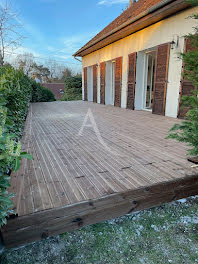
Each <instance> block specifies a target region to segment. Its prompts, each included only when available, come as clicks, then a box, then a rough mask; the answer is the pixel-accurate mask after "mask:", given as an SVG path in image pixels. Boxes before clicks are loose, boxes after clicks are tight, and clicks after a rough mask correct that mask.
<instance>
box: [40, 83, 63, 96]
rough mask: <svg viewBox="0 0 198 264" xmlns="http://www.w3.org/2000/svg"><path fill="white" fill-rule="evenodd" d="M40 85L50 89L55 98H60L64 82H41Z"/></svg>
mask: <svg viewBox="0 0 198 264" xmlns="http://www.w3.org/2000/svg"><path fill="white" fill-rule="evenodd" d="M42 86H43V87H45V88H48V89H49V90H51V91H52V93H53V94H54V96H55V98H56V99H61V98H62V96H63V94H64V93H62V91H64V90H65V84H64V83H42Z"/></svg>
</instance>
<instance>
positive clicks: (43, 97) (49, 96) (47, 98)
mask: <svg viewBox="0 0 198 264" xmlns="http://www.w3.org/2000/svg"><path fill="white" fill-rule="evenodd" d="M53 101H56V99H55V97H54V94H53V93H52V92H51V91H50V90H49V89H48V88H45V87H41V90H40V98H39V102H53Z"/></svg>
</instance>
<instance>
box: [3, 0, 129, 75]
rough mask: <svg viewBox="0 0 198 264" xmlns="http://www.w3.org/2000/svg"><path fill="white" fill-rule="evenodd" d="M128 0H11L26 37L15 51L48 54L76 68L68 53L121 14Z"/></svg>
mask: <svg viewBox="0 0 198 264" xmlns="http://www.w3.org/2000/svg"><path fill="white" fill-rule="evenodd" d="M2 1H3V0H1V1H0V2H2ZM127 3H128V0H14V4H13V6H14V9H15V10H17V11H18V12H19V13H20V19H21V21H22V23H23V25H24V29H23V31H24V35H25V36H26V39H25V40H24V43H23V48H21V49H19V50H18V51H16V52H21V51H27V52H32V53H33V54H34V55H35V56H36V57H39V58H40V59H39V60H40V61H41V62H42V63H45V58H47V57H50V58H53V59H55V60H57V61H58V62H60V63H61V62H63V63H64V64H66V65H68V66H71V67H72V68H73V69H74V70H75V71H76V70H80V68H81V67H80V63H79V64H78V62H77V61H76V60H74V59H73V58H72V54H73V53H74V52H75V51H77V50H78V49H79V48H81V47H82V46H83V45H84V44H85V43H86V42H87V41H89V40H90V39H91V38H92V37H93V36H95V35H96V34H97V33H98V32H99V31H100V30H101V29H103V28H104V27H105V26H106V25H107V24H109V23H110V22H111V21H112V20H113V19H115V18H116V17H117V16H118V15H120V14H121V12H122V11H123V9H124V8H125V7H126V5H127Z"/></svg>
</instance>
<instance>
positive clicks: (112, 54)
mask: <svg viewBox="0 0 198 264" xmlns="http://www.w3.org/2000/svg"><path fill="white" fill-rule="evenodd" d="M196 12H198V7H194V8H191V9H188V10H185V11H183V12H180V13H178V14H176V15H175V16H172V17H170V18H167V19H165V20H163V21H160V22H158V23H156V24H154V25H152V26H150V27H148V28H146V29H143V30H141V31H139V32H137V33H135V34H133V35H131V36H128V37H126V38H124V39H122V40H119V41H117V42H115V43H113V44H110V45H108V46H106V47H104V48H103V49H100V50H98V51H96V52H93V53H91V54H89V55H87V56H85V57H83V59H82V67H83V68H84V67H88V66H91V65H94V64H98V65H99V64H100V63H101V62H103V61H108V60H112V59H114V58H117V57H120V56H122V57H123V69H122V99H121V107H123V108H126V102H127V79H128V76H127V75H128V54H130V53H132V52H138V51H143V50H147V49H150V48H153V47H155V46H158V45H160V44H163V43H167V42H171V41H172V40H173V39H174V40H175V41H176V40H177V36H178V37H179V46H178V48H174V49H173V50H171V53H170V62H169V77H168V86H167V101H166V115H167V116H171V117H176V116H177V111H178V100H179V90H180V80H181V71H182V61H181V59H180V58H179V53H180V52H183V49H184V36H185V35H186V34H188V33H191V32H192V33H193V31H194V29H193V27H195V25H196V21H195V20H194V19H192V18H189V16H190V15H192V14H193V13H196ZM99 72H100V71H99V67H98V76H99ZM99 84H100V81H99V80H98V86H99ZM98 94H99V87H98ZM98 99H100V98H99V95H98ZM98 102H99V100H98Z"/></svg>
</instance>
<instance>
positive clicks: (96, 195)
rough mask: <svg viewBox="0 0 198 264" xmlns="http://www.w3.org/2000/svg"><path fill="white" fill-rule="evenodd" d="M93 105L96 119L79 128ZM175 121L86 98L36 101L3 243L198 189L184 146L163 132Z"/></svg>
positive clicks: (32, 237)
mask: <svg viewBox="0 0 198 264" xmlns="http://www.w3.org/2000/svg"><path fill="white" fill-rule="evenodd" d="M88 110H89V113H90V111H91V113H92V117H93V118H92V120H88V121H89V123H88V126H85V127H84V129H83V131H82V130H81V126H82V124H83V121H84V118H85V116H86V114H87V112H88ZM93 119H94V123H91V124H94V128H93V127H92V125H91V126H90V122H93ZM175 122H180V121H179V120H176V119H173V118H168V117H164V116H158V115H152V113H150V112H147V111H129V110H127V109H120V108H117V107H113V106H103V105H99V104H93V103H89V102H80V101H79V102H52V103H36V104H32V105H31V107H30V110H29V114H28V117H27V120H26V125H25V131H24V136H23V140H22V141H23V150H24V151H26V150H27V151H28V152H29V153H31V154H32V155H33V157H34V160H33V161H29V160H28V161H27V160H23V162H22V166H21V168H20V170H19V171H18V172H17V173H16V174H14V173H13V174H12V177H11V186H12V187H11V188H10V192H14V193H16V195H15V197H14V199H13V202H14V208H15V211H16V213H17V216H16V217H15V218H11V219H8V224H7V225H6V226H4V227H3V228H2V229H1V233H2V237H3V240H4V243H5V245H6V246H7V247H14V246H18V245H21V244H24V243H27V242H31V241H35V240H38V239H41V238H45V237H47V236H50V235H55V234H60V233H62V232H65V231H69V230H74V229H76V228H80V227H81V226H85V225H89V224H93V223H97V222H100V221H104V220H106V219H110V218H113V217H118V216H120V215H123V214H126V213H128V212H132V211H134V210H141V209H143V208H149V207H152V206H155V205H158V204H162V203H164V202H169V201H172V200H174V199H179V198H182V197H187V196H190V195H195V194H198V168H191V163H190V162H189V161H188V160H187V159H186V150H187V147H186V146H185V145H184V144H182V143H178V142H176V141H173V140H167V139H165V137H166V135H167V134H168V130H169V128H170V127H172V125H173V124H174V123H175ZM96 126H97V129H96ZM94 129H95V130H94ZM80 130H81V131H82V133H81V134H80V135H79V131H80ZM95 131H97V133H95ZM98 131H99V133H100V135H99V134H98Z"/></svg>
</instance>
